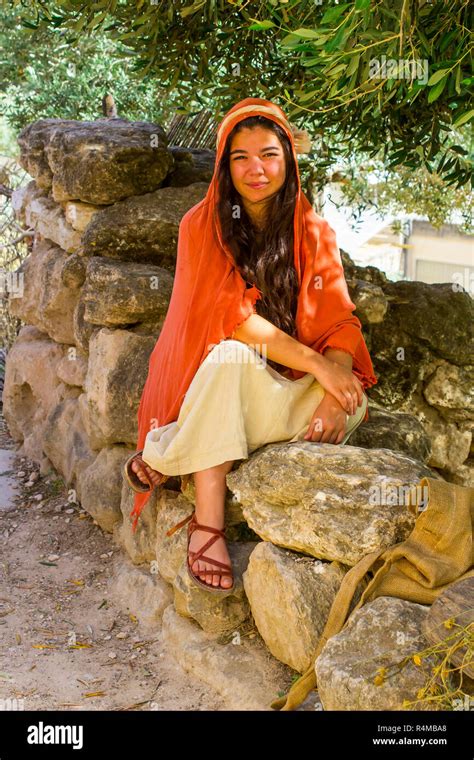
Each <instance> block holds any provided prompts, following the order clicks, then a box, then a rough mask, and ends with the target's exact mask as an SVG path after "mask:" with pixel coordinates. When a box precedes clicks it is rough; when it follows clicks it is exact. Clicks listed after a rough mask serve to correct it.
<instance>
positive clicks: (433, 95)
mask: <svg viewBox="0 0 474 760" xmlns="http://www.w3.org/2000/svg"><path fill="white" fill-rule="evenodd" d="M448 78H449V75H446V76H445V77H444V79H442V80H441V81H440V82H438V84H435V86H434V87H432V88H431V90H430V92H429V95H428V103H434V101H435V100H437V99H438V98H439V96H440V95H441V93H442V92H443V90H444V88H445V86H446V82H447V81H448Z"/></svg>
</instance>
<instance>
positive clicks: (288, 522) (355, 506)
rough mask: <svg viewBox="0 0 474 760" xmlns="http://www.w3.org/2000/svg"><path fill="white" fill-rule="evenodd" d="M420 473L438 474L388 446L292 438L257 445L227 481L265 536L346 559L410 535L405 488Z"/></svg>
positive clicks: (351, 562)
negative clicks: (372, 446) (330, 442)
mask: <svg viewBox="0 0 474 760" xmlns="http://www.w3.org/2000/svg"><path fill="white" fill-rule="evenodd" d="M425 475H426V476H429V477H436V475H435V474H434V473H432V471H431V470H429V469H428V468H427V467H425V466H424V465H422V464H420V463H419V462H417V461H416V460H414V459H410V458H409V457H406V456H403V455H402V454H396V453H394V452H392V451H389V450H388V449H372V450H371V451H370V454H369V455H368V452H367V451H366V450H365V449H358V448H355V447H354V446H348V445H347V444H346V445H344V446H334V445H333V444H328V443H317V444H315V443H311V442H295V443H290V444H288V443H287V444H285V443H282V444H268V445H267V446H263V447H262V448H260V449H258V451H256V452H255V453H254V454H253V455H252V457H250V459H248V460H245V461H244V462H243V463H242V464H241V466H240V467H239V468H238V469H237V470H234V471H232V472H230V473H229V474H228V475H227V485H228V486H229V488H230V489H231V490H232V491H233V493H234V494H236V496H237V499H238V500H239V501H240V502H241V503H242V505H243V512H244V516H245V518H246V520H247V522H248V523H249V525H250V527H251V528H252V530H254V531H255V532H256V533H257V534H258V535H259V536H260V537H261V538H263V539H264V540H265V541H271V542H272V543H273V544H276V545H277V546H283V547H286V548H288V549H294V550H295V551H301V552H305V553H306V554H309V555H311V556H313V557H317V558H319V559H327V560H336V561H338V562H342V563H344V564H346V565H351V566H352V565H355V564H356V563H357V562H358V561H359V560H360V559H361V558H362V557H364V556H365V555H366V554H369V553H370V552H373V551H375V550H377V549H386V548H388V547H389V546H391V545H392V544H395V543H398V542H399V541H403V540H404V539H405V538H406V537H407V536H408V535H409V533H410V532H411V530H412V528H413V524H414V517H413V515H412V514H411V513H410V512H409V510H408V509H407V507H406V505H405V503H406V495H407V494H408V491H409V489H410V487H411V486H414V485H416V484H417V483H418V482H419V480H420V478H421V477H423V476H425ZM354 537H357V540H354Z"/></svg>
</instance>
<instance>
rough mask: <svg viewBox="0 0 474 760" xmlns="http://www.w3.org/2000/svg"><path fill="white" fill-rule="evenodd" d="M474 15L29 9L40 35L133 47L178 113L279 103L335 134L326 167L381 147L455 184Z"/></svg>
mask: <svg viewBox="0 0 474 760" xmlns="http://www.w3.org/2000/svg"><path fill="white" fill-rule="evenodd" d="M10 2H12V3H13V4H14V5H16V6H18V4H19V2H20V0H10ZM469 14H470V4H469V2H468V0H450V2H449V3H448V2H445V0H417V1H415V0H354V1H353V2H345V3H344V2H339V3H335V2H333V0H326V1H325V2H323V3H317V2H315V1H314V0H286V1H283V0H265V1H264V2H251V3H250V2H248V0H246V1H245V2H244V0H233V1H232V2H225V1H224V0H195V1H194V2H192V3H190V0H173V2H167V1H166V0H157V1H156V2H155V1H154V0H153V1H152V2H150V0H137V2H136V3H135V2H134V3H130V2H127V0H97V1H96V2H94V3H93V4H85V3H84V2H83V0H54V1H53V0H30V2H29V4H28V10H26V11H25V10H24V9H23V6H22V16H23V17H24V18H25V22H24V23H27V24H28V25H29V27H30V28H34V29H37V30H39V29H42V28H44V27H53V28H55V29H59V28H63V29H67V30H69V31H70V34H71V38H70V39H74V38H75V39H79V38H80V37H82V35H84V34H86V33H91V32H94V33H97V31H98V30H99V29H103V30H104V31H107V33H108V34H109V35H110V36H111V38H112V39H114V40H115V41H116V42H120V43H121V44H123V45H124V46H126V48H127V50H126V51H124V53H123V54H124V55H125V56H128V57H129V58H130V57H131V58H132V59H133V70H134V71H135V72H136V73H137V75H140V77H142V78H146V77H149V76H150V75H153V76H154V77H156V79H157V80H158V81H159V84H160V87H161V88H163V89H164V90H166V92H167V93H168V94H169V96H170V97H171V99H172V102H173V106H178V107H181V106H182V107H183V108H185V109H186V108H189V107H190V104H194V105H195V104H196V103H197V104H199V105H200V106H201V107H209V108H211V109H212V110H213V111H214V112H215V115H216V117H219V118H220V117H221V116H222V114H223V113H225V112H226V111H227V110H228V108H229V107H230V106H231V105H232V104H233V103H235V102H236V100H239V99H241V98H243V97H247V96H248V95H261V96H263V97H267V98H269V99H271V100H274V101H276V102H278V103H280V104H281V105H282V107H284V108H285V110H286V112H287V113H288V114H289V117H290V118H291V119H304V125H305V127H306V128H308V129H309V130H310V131H312V133H313V134H315V133H319V134H321V135H322V136H323V137H324V139H325V141H326V143H327V144H328V146H329V147H328V152H327V155H326V156H325V157H324V159H323V161H321V162H320V163H321V169H322V170H323V169H324V165H325V166H326V168H327V167H329V166H330V165H331V163H332V162H333V161H334V158H335V157H339V156H344V155H345V156H347V155H349V154H350V153H351V152H353V151H354V150H365V151H367V152H369V154H370V153H372V154H373V155H375V154H376V153H378V152H379V151H380V149H382V151H383V161H384V162H385V163H386V165H388V166H389V167H391V168H395V167H398V166H400V165H403V166H405V167H408V168H411V169H416V168H417V167H424V168H425V169H426V171H428V172H430V173H431V172H437V173H438V174H439V175H440V176H442V177H443V178H444V179H445V181H446V182H448V183H452V184H455V185H456V186H460V185H463V184H465V183H466V182H467V181H468V180H469V179H470V178H471V176H472V162H471V161H470V159H469V154H468V153H467V152H466V149H465V148H463V147H462V145H460V144H459V142H457V141H454V143H453V141H452V140H450V141H449V140H448V139H447V138H448V137H449V136H450V135H451V134H452V132H453V130H454V131H455V132H456V130H458V129H462V128H463V127H465V125H467V124H468V122H469V121H470V120H471V119H472V116H473V115H474V109H473V107H472V97H471V93H472V83H473V77H472V64H471V61H472V56H471V53H472V47H473V45H472V39H471V35H470V20H471V19H470V15H469ZM387 62H388V65H386V66H385V64H387ZM417 62H419V68H417V65H418V64H417ZM415 64H417V65H415ZM377 77H380V78H377ZM194 105H191V108H192V107H194ZM336 138H337V139H336Z"/></svg>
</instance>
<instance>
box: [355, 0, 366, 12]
mask: <svg viewBox="0 0 474 760" xmlns="http://www.w3.org/2000/svg"><path fill="white" fill-rule="evenodd" d="M369 5H370V0H356V4H355V6H354V7H355V10H356V11H363V10H365V9H366V8H368V7H369Z"/></svg>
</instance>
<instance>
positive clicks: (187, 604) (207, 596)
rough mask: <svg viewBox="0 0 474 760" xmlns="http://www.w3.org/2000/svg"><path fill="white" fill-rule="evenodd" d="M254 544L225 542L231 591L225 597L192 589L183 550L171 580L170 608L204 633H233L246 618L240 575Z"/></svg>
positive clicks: (248, 612)
mask: <svg viewBox="0 0 474 760" xmlns="http://www.w3.org/2000/svg"><path fill="white" fill-rule="evenodd" d="M254 547H255V544H254V543H234V542H232V541H227V548H228V550H229V556H230V561H231V564H232V571H233V574H234V588H233V589H232V590H231V591H229V593H227V594H219V595H217V594H211V593H208V592H207V591H206V590H205V589H201V588H199V587H198V586H196V585H195V584H194V583H193V582H192V580H191V579H190V577H189V575H188V573H187V569H186V551H185V552H184V556H183V557H182V561H181V565H180V568H179V571H178V574H177V576H176V578H175V579H174V582H173V586H174V592H175V593H174V606H175V609H176V611H177V612H178V613H179V614H180V615H183V616H184V617H189V618H193V619H194V620H195V621H196V622H197V623H199V625H200V626H201V628H202V629H203V630H204V631H207V632H208V633H226V632H229V631H234V630H236V629H237V628H238V627H239V625H242V623H244V621H245V620H247V618H248V617H249V614H250V608H249V604H248V601H247V597H246V595H245V592H244V587H243V583H242V575H243V573H244V571H245V569H246V567H247V565H248V561H249V556H250V554H251V552H252V550H253V549H254Z"/></svg>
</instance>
